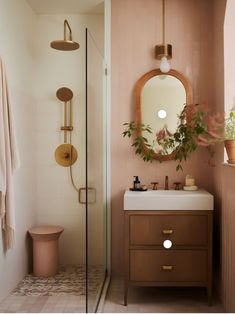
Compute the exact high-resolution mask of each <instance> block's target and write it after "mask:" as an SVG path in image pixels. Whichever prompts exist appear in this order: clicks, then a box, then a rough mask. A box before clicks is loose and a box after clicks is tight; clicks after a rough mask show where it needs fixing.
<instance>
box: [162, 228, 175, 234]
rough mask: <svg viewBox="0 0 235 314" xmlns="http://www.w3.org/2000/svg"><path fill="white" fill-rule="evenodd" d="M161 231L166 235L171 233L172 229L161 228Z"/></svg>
mask: <svg viewBox="0 0 235 314" xmlns="http://www.w3.org/2000/svg"><path fill="white" fill-rule="evenodd" d="M162 233H163V234H166V235H169V234H172V233H173V230H172V229H168V230H162Z"/></svg>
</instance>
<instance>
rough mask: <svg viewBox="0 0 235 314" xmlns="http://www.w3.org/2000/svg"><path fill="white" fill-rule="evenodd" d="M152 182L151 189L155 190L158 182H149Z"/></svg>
mask: <svg viewBox="0 0 235 314" xmlns="http://www.w3.org/2000/svg"><path fill="white" fill-rule="evenodd" d="M151 184H153V190H157V185H158V182H151Z"/></svg>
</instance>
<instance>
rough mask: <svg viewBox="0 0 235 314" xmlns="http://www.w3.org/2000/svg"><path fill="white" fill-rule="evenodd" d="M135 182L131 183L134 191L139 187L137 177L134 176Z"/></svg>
mask: <svg viewBox="0 0 235 314" xmlns="http://www.w3.org/2000/svg"><path fill="white" fill-rule="evenodd" d="M134 178H135V180H134V182H133V189H134V190H140V189H141V186H140V180H139V177H138V176H134Z"/></svg>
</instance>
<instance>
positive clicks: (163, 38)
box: [162, 0, 165, 45]
mask: <svg viewBox="0 0 235 314" xmlns="http://www.w3.org/2000/svg"><path fill="white" fill-rule="evenodd" d="M162 40H163V45H165V0H162Z"/></svg>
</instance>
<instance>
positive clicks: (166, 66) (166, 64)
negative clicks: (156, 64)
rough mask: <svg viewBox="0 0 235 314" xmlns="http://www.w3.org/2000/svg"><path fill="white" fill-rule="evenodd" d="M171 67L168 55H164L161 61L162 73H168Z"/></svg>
mask: <svg viewBox="0 0 235 314" xmlns="http://www.w3.org/2000/svg"><path fill="white" fill-rule="evenodd" d="M170 69H171V65H170V63H169V62H168V60H167V57H165V56H164V57H162V58H161V63H160V70H161V72H162V73H167V72H169V71H170Z"/></svg>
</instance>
